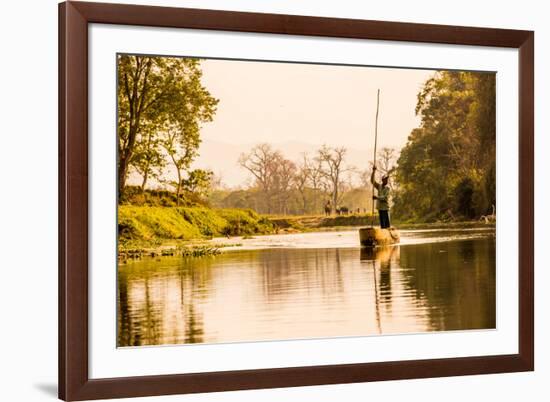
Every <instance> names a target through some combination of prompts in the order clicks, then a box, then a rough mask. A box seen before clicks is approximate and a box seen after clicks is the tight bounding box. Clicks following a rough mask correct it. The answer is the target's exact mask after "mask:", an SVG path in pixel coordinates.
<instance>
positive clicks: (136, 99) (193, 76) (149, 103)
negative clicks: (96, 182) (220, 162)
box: [117, 55, 218, 199]
mask: <svg viewBox="0 0 550 402" xmlns="http://www.w3.org/2000/svg"><path fill="white" fill-rule="evenodd" d="M201 77H202V71H201V68H200V60H198V59H192V58H176V57H147V56H133V55H121V56H119V59H118V94H117V96H118V141H119V143H118V172H119V177H118V179H119V194H122V192H123V191H124V187H125V186H126V180H127V177H128V173H129V169H130V168H131V167H132V168H134V169H135V170H136V172H138V173H139V174H140V175H141V176H142V177H143V184H142V188H143V189H144V188H145V185H146V182H147V179H148V177H150V176H160V173H161V170H162V169H163V168H164V167H165V165H166V161H165V159H166V158H165V157H166V155H168V157H169V158H167V159H169V160H170V161H171V162H173V164H174V166H175V168H176V171H177V174H178V175H177V176H178V177H177V182H176V187H177V192H178V195H179V191H180V188H181V186H182V179H183V177H182V172H183V171H185V170H186V169H189V166H190V165H191V162H192V161H193V159H194V158H195V157H196V156H197V152H198V147H199V145H200V135H199V132H200V125H201V123H203V122H208V121H211V120H212V118H213V116H214V114H215V112H216V106H217V104H218V100H217V99H215V98H214V97H212V96H211V94H210V93H209V92H208V90H207V89H206V88H205V87H204V86H203V85H202V83H201ZM178 199H179V198H178Z"/></svg>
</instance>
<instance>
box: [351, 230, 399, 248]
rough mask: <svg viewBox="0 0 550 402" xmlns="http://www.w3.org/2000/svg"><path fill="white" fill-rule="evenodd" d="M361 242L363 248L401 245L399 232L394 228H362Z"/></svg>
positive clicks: (360, 233)
mask: <svg viewBox="0 0 550 402" xmlns="http://www.w3.org/2000/svg"><path fill="white" fill-rule="evenodd" d="M359 241H360V242H361V246H363V247H376V246H388V245H390V244H396V243H399V231H398V230H397V229H396V228H394V227H391V228H389V229H381V228H375V227H370V228H361V229H359Z"/></svg>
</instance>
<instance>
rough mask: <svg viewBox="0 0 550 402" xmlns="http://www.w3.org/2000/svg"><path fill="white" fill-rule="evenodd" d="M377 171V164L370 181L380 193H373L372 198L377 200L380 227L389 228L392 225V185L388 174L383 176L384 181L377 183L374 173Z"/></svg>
mask: <svg viewBox="0 0 550 402" xmlns="http://www.w3.org/2000/svg"><path fill="white" fill-rule="evenodd" d="M375 173H376V166H373V167H372V174H371V176H370V182H371V183H372V185H373V186H374V188H375V189H376V190H377V193H378V195H373V196H372V199H373V200H376V209H377V210H378V217H379V218H380V227H381V228H382V229H389V227H390V211H389V210H390V205H389V198H390V187H389V186H388V179H389V177H388V176H387V175H386V176H384V177H382V183H377V182H376V180H375V178H374V174H375Z"/></svg>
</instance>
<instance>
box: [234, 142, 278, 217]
mask: <svg viewBox="0 0 550 402" xmlns="http://www.w3.org/2000/svg"><path fill="white" fill-rule="evenodd" d="M281 160H283V157H282V155H281V153H280V152H279V151H276V150H274V149H273V148H272V147H271V145H269V144H266V143H263V144H258V145H255V146H254V147H253V148H252V149H251V150H250V152H248V153H243V154H241V156H240V157H239V165H240V166H241V167H243V168H244V169H246V170H248V171H249V172H250V173H251V174H252V175H253V176H254V179H255V181H256V184H257V186H258V187H259V189H260V191H261V192H262V195H263V198H264V202H265V205H266V210H267V212H268V213H271V212H272V211H271V210H272V204H273V203H272V200H271V195H272V192H273V188H274V184H275V182H276V175H277V169H278V164H279V162H280V161H281Z"/></svg>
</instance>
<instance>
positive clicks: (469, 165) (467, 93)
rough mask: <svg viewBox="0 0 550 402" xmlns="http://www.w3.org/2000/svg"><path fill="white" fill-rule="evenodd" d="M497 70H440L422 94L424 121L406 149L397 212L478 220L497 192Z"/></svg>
mask: <svg viewBox="0 0 550 402" xmlns="http://www.w3.org/2000/svg"><path fill="white" fill-rule="evenodd" d="M495 106H496V105H495V74H492V73H477V72H475V73H474V72H456V71H440V72H437V73H436V74H435V76H434V77H433V78H431V79H429V80H428V81H427V82H426V84H425V86H424V88H423V89H422V91H421V92H420V93H419V94H418V102H417V106H416V113H417V114H418V115H419V116H420V117H421V125H420V127H419V128H416V129H414V130H413V131H412V132H411V134H410V136H409V138H408V141H407V144H406V146H405V147H404V148H403V149H402V150H401V154H400V157H399V159H398V168H397V172H396V180H397V182H398V185H399V190H398V191H397V193H396V195H395V198H394V201H395V206H394V214H395V215H397V216H398V217H400V218H402V219H409V220H415V221H418V220H420V221H430V220H436V219H444V218H446V217H448V218H450V219H455V218H460V219H472V218H476V217H479V216H480V215H482V214H485V213H487V212H488V211H490V210H491V207H492V205H495V203H496V195H495V185H496V184H495V149H496V148H495V144H496V137H495V126H496V114H495V113H496V112H495Z"/></svg>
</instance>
